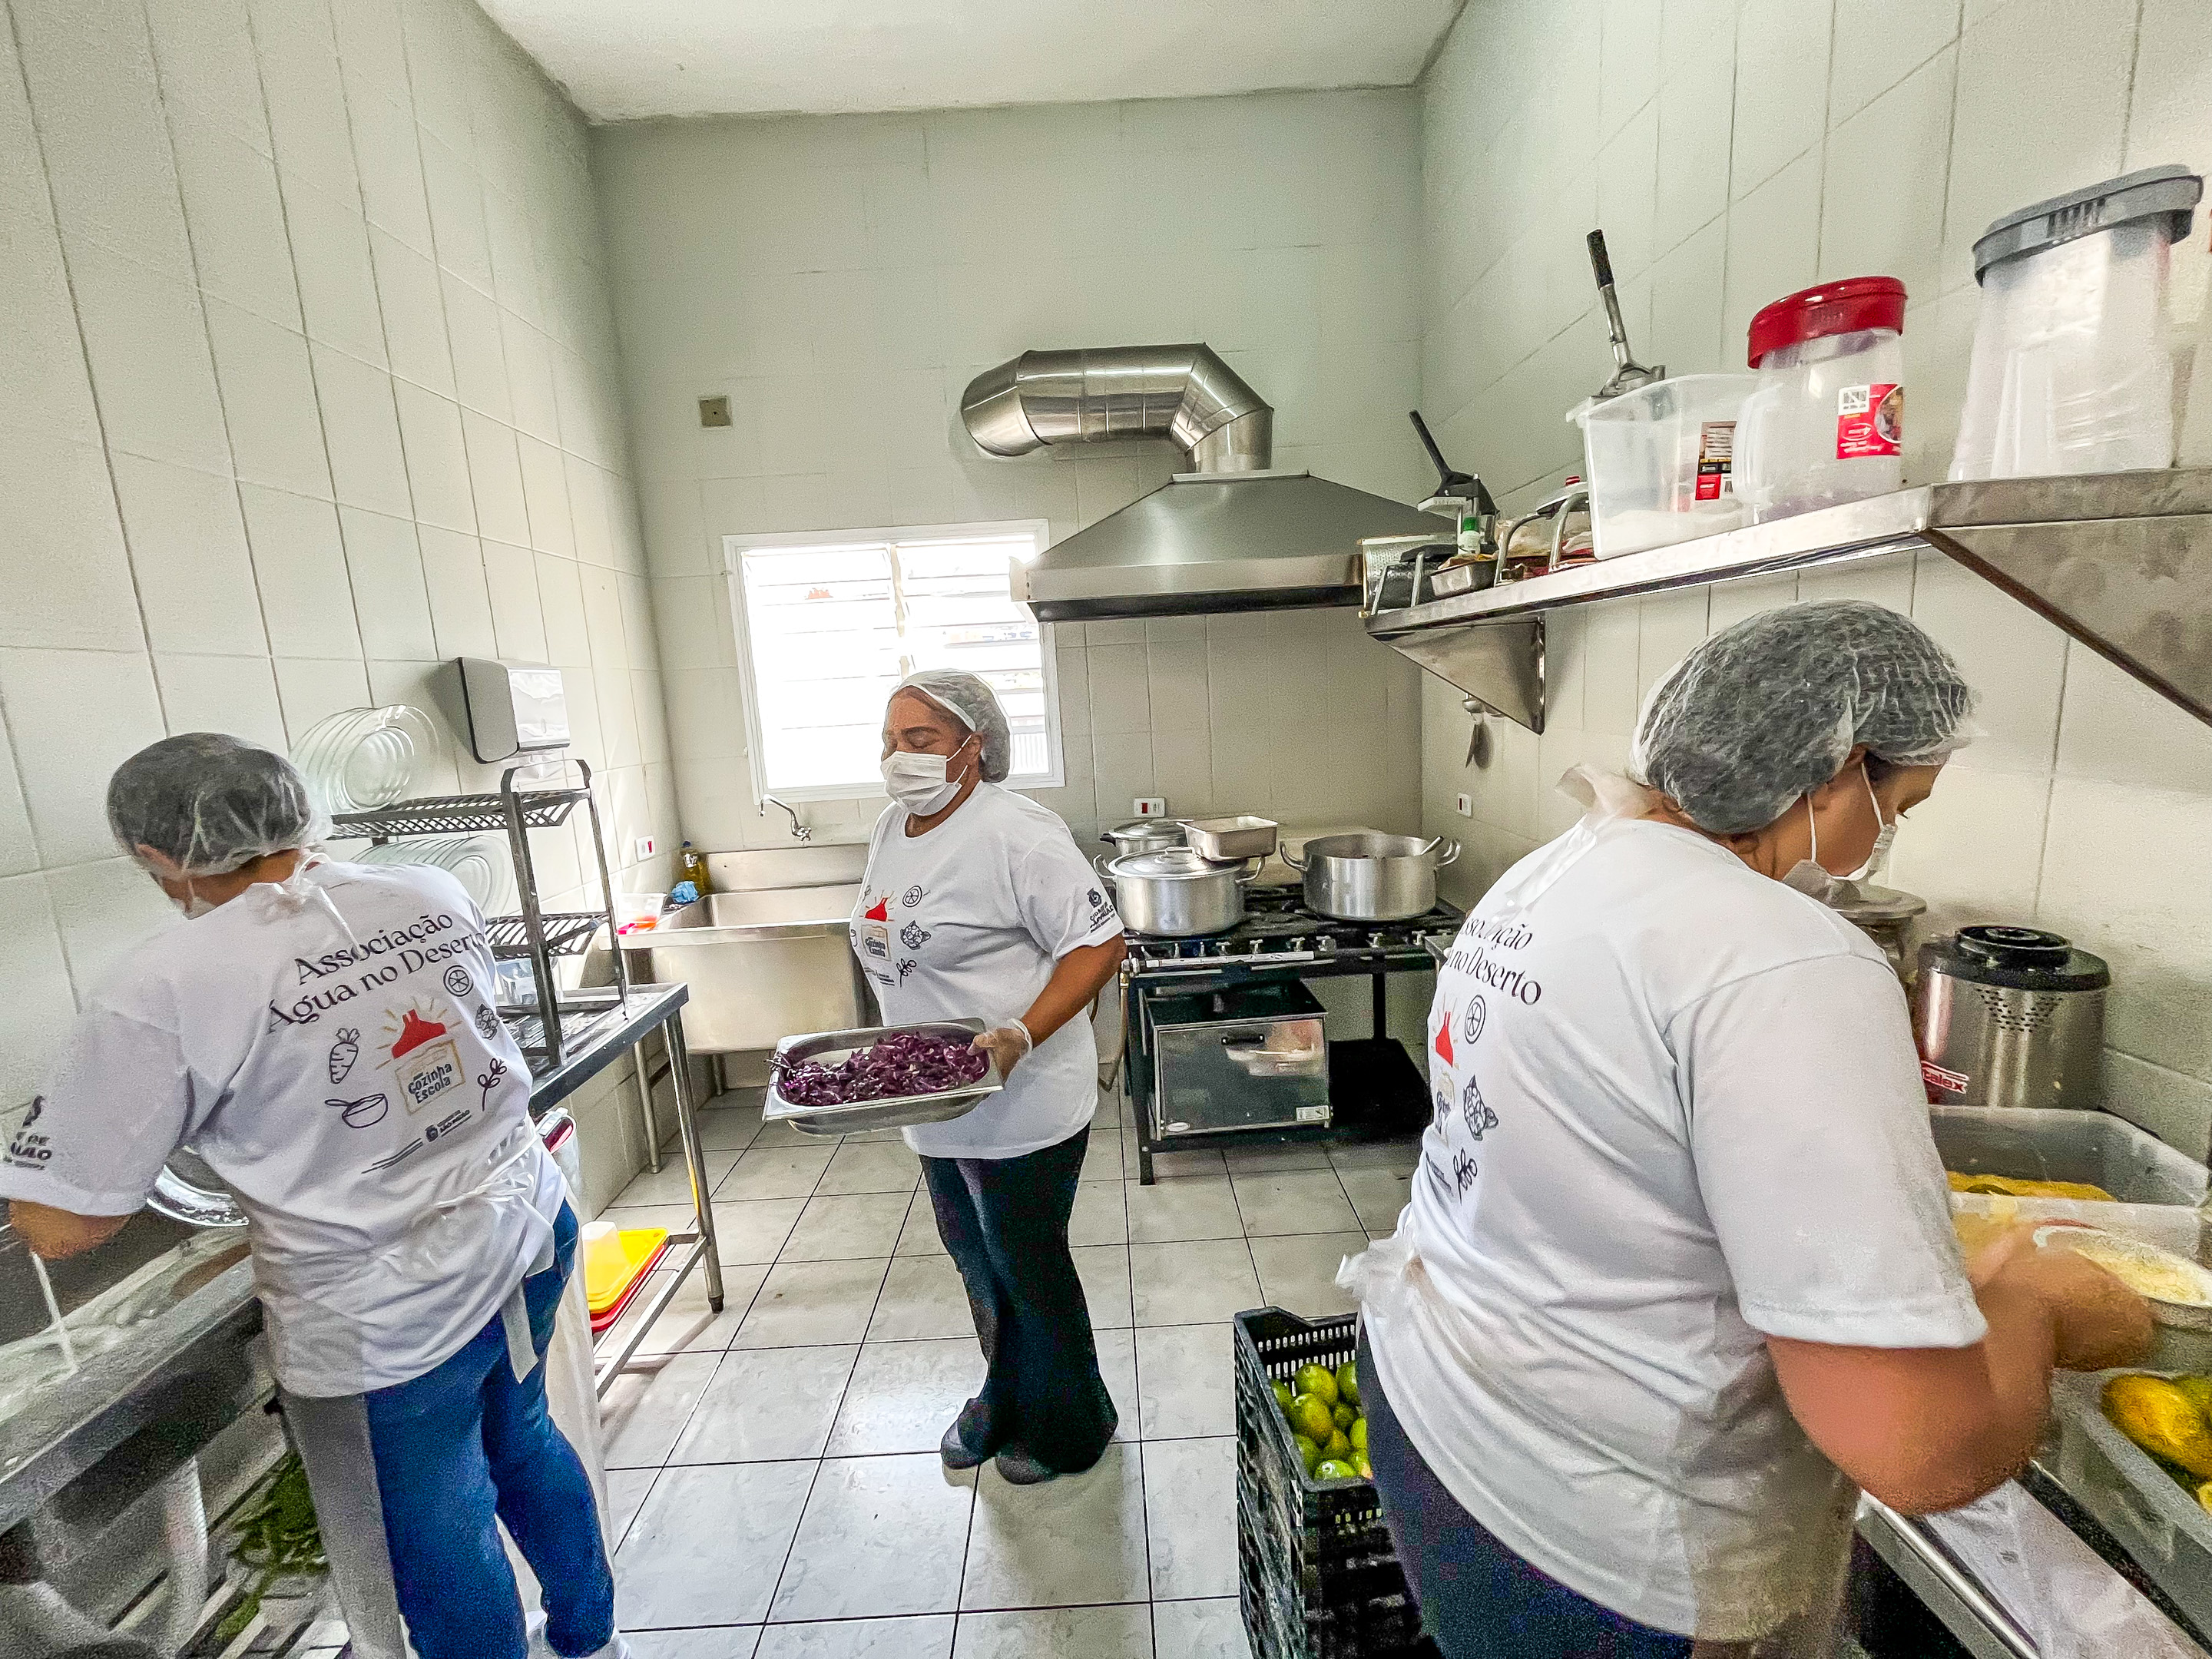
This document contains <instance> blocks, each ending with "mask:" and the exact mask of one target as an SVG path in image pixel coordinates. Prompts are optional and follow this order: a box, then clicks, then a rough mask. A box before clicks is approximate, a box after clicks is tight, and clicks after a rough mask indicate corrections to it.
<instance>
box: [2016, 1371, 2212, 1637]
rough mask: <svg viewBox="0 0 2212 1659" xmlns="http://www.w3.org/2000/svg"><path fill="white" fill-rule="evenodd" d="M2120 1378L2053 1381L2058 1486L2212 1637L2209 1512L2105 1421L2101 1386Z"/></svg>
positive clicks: (2080, 1376)
mask: <svg viewBox="0 0 2212 1659" xmlns="http://www.w3.org/2000/svg"><path fill="white" fill-rule="evenodd" d="M2119 1375H2121V1373H2120V1372H2118V1371H2090V1372H2081V1371H2061V1372H2059V1373H2057V1375H2056V1376H2053V1377H2052V1378H2051V1407H2052V1411H2053V1414H2054V1415H2055V1416H2056V1417H2057V1419H2058V1434H2059V1440H2058V1471H2057V1473H2058V1481H2059V1484H2060V1485H2061V1486H2063V1487H2064V1488H2065V1489H2066V1491H2067V1492H2068V1493H2069V1495H2070V1496H2071V1497H2072V1498H2074V1499H2075V1501H2076V1502H2077V1503H2079V1504H2081V1507H2082V1508H2084V1509H2086V1510H2088V1511H2089V1513H2090V1514H2091V1515H2093V1516H2095V1517H2096V1518H2097V1519H2098V1520H2099V1521H2100V1522H2103V1523H2104V1526H2105V1529H2106V1531H2108V1532H2110V1533H2111V1534H2112V1536H2113V1537H2114V1538H2116V1539H2118V1541H2119V1542H2120V1543H2121V1544H2122V1545H2123V1546H2124V1547H2125V1548H2126V1550H2127V1552H2128V1553H2129V1554H2130V1555H2131V1556H2133V1557H2134V1558H2135V1560H2136V1565H2138V1566H2140V1567H2141V1568H2142V1570H2143V1571H2144V1572H2145V1573H2147V1574H2148V1576H2149V1577H2150V1581H2151V1582H2152V1583H2154V1584H2156V1585H2157V1586H2158V1587H2159V1588H2160V1589H2162V1590H2164V1591H2165V1592H2166V1594H2167V1595H2170V1596H2172V1598H2173V1600H2174V1604H2175V1605H2176V1606H2178V1607H2179V1608H2180V1609H2181V1610H2182V1612H2183V1613H2185V1614H2187V1615H2188V1617H2189V1619H2190V1620H2191V1622H2192V1623H2193V1624H2195V1625H2196V1626H2197V1634H2198V1635H2199V1636H2200V1638H2212V1514H2207V1513H2206V1512H2205V1510H2204V1508H2203V1505H2202V1504H2198V1503H2197V1499H2196V1498H2195V1497H2194V1496H2192V1495H2191V1493H2189V1492H2185V1491H2184V1490H2183V1488H2182V1486H2181V1484H2180V1482H2179V1481H2177V1480H2174V1479H2173V1477H2172V1476H2171V1475H2169V1474H2166V1471H2165V1470H2164V1469H2162V1468H2160V1467H2159V1466H2158V1464H2157V1463H2156V1462H2154V1461H2153V1460H2152V1458H2151V1455H2150V1454H2149V1453H2148V1452H2146V1451H2144V1450H2143V1449H2142V1447H2140V1446H2138V1445H2136V1443H2135V1442H2134V1441H2132V1440H2130V1439H2129V1438H2128V1437H2127V1436H2125V1435H2124V1434H2122V1433H2121V1432H2120V1431H2118V1429H2116V1428H2114V1427H2113V1426H2112V1424H2111V1423H2110V1422H2109V1421H2107V1420H2106V1417H2105V1413H2104V1409H2103V1407H2102V1405H2101V1403H2100V1402H2101V1400H2102V1398H2103V1395H2104V1389H2105V1383H2106V1381H2107V1380H2108V1379H2110V1378H2112V1377H2114V1376H2119Z"/></svg>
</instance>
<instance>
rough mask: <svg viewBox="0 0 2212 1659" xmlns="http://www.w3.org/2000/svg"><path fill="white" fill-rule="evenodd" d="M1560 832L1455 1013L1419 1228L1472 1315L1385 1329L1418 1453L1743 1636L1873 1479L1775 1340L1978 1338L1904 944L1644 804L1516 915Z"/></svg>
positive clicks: (1679, 1623)
mask: <svg viewBox="0 0 2212 1659" xmlns="http://www.w3.org/2000/svg"><path fill="white" fill-rule="evenodd" d="M1560 846H1561V844H1560V843H1554V844H1553V847H1551V848H1539V849H1538V850H1537V851H1536V852H1535V853H1534V854H1530V855H1529V858H1528V860H1524V861H1523V863H1522V865H1521V866H1516V868H1515V870H1514V871H1512V872H1508V873H1507V875H1506V877H1505V878H1504V881H1503V882H1502V883H1501V884H1500V886H1499V889H1498V890H1493V900H1492V901H1486V903H1485V904H1481V905H1478V906H1476V908H1475V909H1474V912H1473V913H1472V914H1471V915H1469V916H1468V919H1467V921H1466V923H1465V925H1464V926H1463V927H1462V928H1461V930H1460V934H1459V937H1458V939H1457V940H1456V941H1455V945H1454V947H1453V950H1452V953H1451V956H1450V957H1449V961H1448V963H1446V965H1445V966H1444V968H1443V969H1442V971H1441V972H1440V973H1439V975H1438V976H1437V993H1436V999H1435V1002H1434V1004H1433V1006H1431V1010H1430V1016H1429V1069H1430V1078H1431V1085H1432V1094H1433V1098H1434V1103H1435V1115H1434V1118H1433V1120H1432V1121H1431V1125H1430V1127H1429V1129H1428V1131H1427V1133H1425V1136H1424V1137H1423V1140H1422V1163H1421V1168H1420V1169H1419V1171H1418V1172H1417V1173H1416V1174H1415V1176H1414V1177H1413V1191H1412V1198H1411V1202H1410V1203H1409V1204H1408V1205H1407V1209H1406V1212H1405V1213H1404V1214H1403V1215H1402V1216H1401V1218H1400V1220H1399V1227H1400V1230H1401V1237H1404V1238H1405V1239H1406V1242H1407V1243H1410V1245H1411V1246H1412V1249H1413V1252H1414V1254H1415V1255H1417V1256H1418V1257H1419V1261H1420V1262H1421V1264H1422V1271H1421V1272H1420V1273H1419V1274H1417V1275H1414V1276H1413V1277H1415V1278H1416V1279H1424V1280H1425V1284H1426V1285H1427V1286H1428V1287H1429V1290H1430V1291H1431V1292H1433V1293H1434V1295H1436V1296H1438V1297H1441V1298H1442V1301H1443V1304H1445V1306H1446V1307H1447V1308H1448V1310H1449V1312H1450V1313H1451V1314H1452V1315H1455V1316H1456V1317H1455V1318H1449V1319H1446V1320H1444V1321H1443V1322H1441V1323H1437V1322H1433V1321H1428V1322H1425V1328H1428V1329H1429V1330H1430V1332H1431V1336H1430V1338H1429V1339H1428V1340H1416V1332H1415V1330H1414V1326H1415V1324H1416V1323H1417V1322H1419V1321H1417V1319H1416V1317H1415V1315H1414V1314H1413V1312H1411V1311H1409V1310H1408V1307H1407V1304H1405V1303H1403V1302H1400V1303H1399V1304H1396V1306H1395V1310H1393V1309H1389V1308H1376V1306H1374V1305H1373V1304H1370V1341H1371V1343H1372V1345H1373V1348H1374V1352H1375V1358H1376V1366H1377V1368H1378V1370H1380V1372H1381V1374H1382V1377H1383V1387H1384V1388H1385V1389H1387V1390H1388V1392H1389V1396H1390V1400H1391V1403H1392V1405H1393V1406H1394V1407H1395V1409H1396V1410H1397V1412H1398V1413H1399V1415H1400V1417H1401V1419H1403V1420H1404V1423H1405V1425H1406V1430H1407V1434H1408V1435H1409V1436H1410V1437H1411V1438H1412V1439H1413V1443H1414V1444H1415V1445H1416V1446H1418V1447H1419V1449H1420V1451H1421V1454H1422V1455H1423V1456H1424V1457H1425V1458H1426V1459H1427V1461H1428V1462H1429V1463H1430V1464H1431V1466H1432V1467H1433V1468H1435V1470H1436V1471H1437V1475H1438V1477H1439V1478H1440V1479H1441V1480H1443V1483H1444V1485H1445V1486H1446V1487H1447V1488H1448V1489H1449V1491H1450V1492H1451V1493H1452V1495H1453V1496H1454V1497H1455V1498H1457V1499H1458V1500H1459V1501H1460V1503H1461V1504H1462V1505H1463V1506H1464V1507H1465V1508H1466V1509H1467V1510H1468V1512H1469V1513H1470V1514H1472V1515H1473V1516H1475V1518H1476V1519H1478V1520H1479V1521H1480V1522H1482V1523H1483V1524H1484V1525H1485V1526H1486V1527H1488V1528H1490V1529H1491V1530H1492V1532H1494V1533H1495V1534H1497V1535H1498V1537H1499V1538H1500V1539H1502V1540H1503V1541H1504V1542H1505V1543H1506V1544H1507V1545H1508V1546H1509V1547H1511V1548H1513V1549H1514V1550H1516V1551H1517V1552H1518V1553H1521V1554H1522V1555H1523V1556H1524V1557H1526V1558H1527V1559H1528V1560H1529V1561H1531V1562H1533V1563H1534V1565H1537V1566H1538V1567H1541V1569H1542V1570H1543V1571H1546V1572H1547V1573H1550V1574H1551V1575H1552V1576H1553V1577H1555V1578H1557V1579H1559V1580H1560V1581H1561V1582H1562V1583H1565V1584H1567V1585H1569V1586H1570V1587H1571V1588H1572V1589H1576V1590H1577V1591H1579V1592H1581V1593H1582V1594H1583V1595H1587V1596H1589V1597H1590V1598H1591V1599H1592V1600H1595V1601H1598V1602H1600V1603H1601V1604H1603V1605H1604V1606H1606V1607H1611V1608H1613V1609H1614V1610H1615V1611H1617V1612H1620V1613H1625V1614H1626V1615H1627V1616H1628V1617H1630V1618H1632V1619H1635V1620H1639V1621H1641V1622H1643V1623H1645V1624H1649V1625H1653V1626H1658V1627H1659V1628H1661V1629H1664V1630H1669V1631H1674V1632H1680V1633H1683V1634H1694V1635H1697V1636H1701V1637H1706V1638H1711V1639H1714V1640H1723V1641H1725V1640H1740V1639H1743V1638H1748V1637H1752V1636H1755V1635H1758V1634H1760V1633H1763V1632H1765V1631H1767V1630H1769V1629H1771V1627H1772V1626H1774V1625H1776V1624H1777V1623H1778V1622H1779V1621H1780V1620H1781V1619H1782V1618H1784V1617H1785V1616H1786V1615H1787V1614H1788V1613H1790V1612H1791V1611H1792V1610H1793V1608H1794V1607H1795V1606H1796V1604H1798V1603H1800V1602H1802V1599H1803V1597H1804V1596H1805V1595H1807V1594H1808V1593H1809V1588H1810V1584H1811V1583H1812V1582H1813V1581H1814V1580H1816V1579H1817V1578H1818V1577H1819V1576H1820V1573H1821V1572H1822V1571H1824V1570H1825V1569H1826V1567H1828V1566H1830V1565H1832V1564H1833V1562H1834V1560H1835V1559H1836V1557H1835V1551H1837V1550H1838V1549H1840V1548H1842V1547H1844V1540H1845V1539H1846V1537H1847V1532H1846V1531H1845V1530H1844V1529H1845V1528H1848V1526H1849V1524H1850V1499H1851V1496H1852V1494H1851V1493H1850V1489H1849V1487H1848V1486H1847V1485H1846V1484H1845V1483H1844V1479H1843V1477H1842V1476H1841V1475H1840V1474H1838V1473H1837V1472H1836V1470H1835V1469H1834V1468H1833V1466H1832V1465H1831V1464H1830V1463H1829V1462H1827V1460H1826V1458H1824V1457H1822V1456H1821V1455H1820V1453H1819V1452H1818V1451H1817V1450H1816V1449H1814V1447H1813V1445H1812V1443H1810V1442H1809V1441H1808V1439H1807V1438H1806V1437H1805V1435H1804V1432H1803V1431H1802V1430H1801V1429H1800V1428H1799V1427H1798V1426H1797V1425H1796V1420H1795V1419H1792V1418H1791V1416H1790V1413H1789V1410H1788V1407H1787V1406H1786V1405H1785V1404H1784V1400H1783V1397H1782V1394H1781V1390H1780V1387H1779V1385H1778V1383H1777V1381H1776V1379H1775V1375H1774V1369H1773V1364H1772V1362H1771V1359H1770V1358H1769V1357H1768V1354H1767V1352H1766V1349H1765V1343H1764V1340H1763V1336H1764V1335H1765V1334H1772V1335H1777V1336H1783V1337H1792V1338H1796V1339H1800V1340H1807V1341H1814V1342H1828V1343H1838V1344H1852V1345H1863V1346H1873V1347H1899V1348H1903V1347H1943V1348H1948V1347H1963V1346H1969V1345H1971V1344H1972V1343H1974V1342H1977V1341H1978V1340H1980V1339H1981V1337H1982V1335H1983V1334H1984V1323H1983V1321H1982V1317H1981V1313H1980V1310H1979V1309H1978V1306H1977V1305H1976V1304H1975V1301H1974V1297H1973V1295H1972V1291H1971V1289H1970V1288H1969V1286H1968V1285H1967V1282H1966V1274H1965V1271H1964V1267H1963V1263H1962V1261H1961V1259H1960V1249H1959V1244H1958V1241H1957V1238H1956V1237H1955V1236H1954V1233H1953V1231H1952V1228H1951V1219H1950V1209H1949V1203H1948V1197H1947V1194H1946V1187H1945V1182H1944V1177H1943V1171H1942V1164H1941V1162H1940V1161H1939V1159H1938V1158H1937V1156H1936V1148H1935V1144H1934V1141H1933V1140H1932V1139H1931V1138H1930V1135H1929V1125H1928V1109H1927V1105H1926V1103H1925V1097H1924V1096H1923V1092H1922V1089H1921V1085H1920V1081H1919V1077H1918V1073H1917V1068H1916V1065H1915V1061H1914V1054H1913V1047H1912V1040H1911V1032H1910V1030H1909V1027H1908V1023H1907V1019H1906V1014H1905V1000H1904V998H1903V996H1902V995H1901V994H1900V993H1899V987H1898V984H1897V981H1896V979H1895V977H1894V975H1893V974H1892V973H1891V972H1890V970H1889V969H1888V968H1887V965H1886V964H1885V963H1884V961H1883V959H1882V956H1881V952H1880V951H1878V950H1876V949H1875V946H1874V945H1873V944H1872V943H1871V942H1870V941H1869V939H1866V938H1865V936H1864V935H1863V934H1861V933H1859V932H1858V931H1857V929H1856V928H1854V927H1851V926H1850V924H1849V923H1847V922H1845V921H1843V920H1842V919H1841V918H1840V917H1838V916H1837V915H1835V914H1834V913H1833V912H1832V911H1830V910H1829V909H1827V908H1826V907H1825V906H1823V905H1821V904H1820V903H1818V902H1814V900H1812V899H1809V898H1808V897H1806V896H1803V895H1802V894H1800V893H1797V892H1795V891H1792V890H1790V889H1789V888H1786V887H1784V886H1783V885H1782V884H1780V883H1778V882H1775V881H1771V880H1769V879H1767V878H1765V877H1763V876H1760V875H1759V874H1757V873H1756V872H1753V871H1752V870H1751V869H1750V868H1748V867H1747V866H1746V865H1744V864H1743V862H1742V861H1741V860H1739V859H1737V858H1736V857H1735V855H1734V854H1730V853H1729V852H1728V851H1727V850H1726V849H1725V848H1721V847H1719V846H1717V845H1716V844H1714V843H1713V842H1709V841H1707V840H1705V838H1703V837H1702V836H1697V835H1695V834H1693V833H1692V832H1690V831H1688V830H1686V829H1676V828H1674V827H1672V826H1670V825H1667V824H1662V823H1651V822H1648V821H1636V820H1629V821H1619V820H1616V821H1613V822H1612V823H1607V824H1606V825H1604V826H1603V827H1602V828H1601V829H1599V830H1598V832H1597V835H1596V837H1595V845H1594V846H1592V847H1591V848H1590V849H1589V851H1588V852H1586V853H1585V854H1583V856H1582V857H1581V858H1580V859H1579V860H1576V861H1575V862H1573V863H1572V864H1571V866H1569V867H1568V868H1567V869H1566V870H1565V873H1564V874H1562V875H1559V877H1558V878H1557V879H1556V881H1555V882H1554V883H1553V884H1552V885H1551V886H1549V887H1548V889H1547V890H1543V891H1542V892H1541V894H1540V895H1539V896H1537V897H1536V898H1535V899H1534V902H1531V903H1529V904H1528V905H1527V907H1526V908H1522V909H1521V910H1519V911H1518V912H1517V913H1516V912H1514V911H1511V910H1510V909H1507V908H1505V907H1504V905H1502V904H1501V903H1499V902H1495V895H1496V894H1497V893H1498V892H1499V891H1502V890H1505V889H1507V888H1510V886H1511V885H1512V884H1514V883H1515V881H1516V876H1518V875H1520V874H1522V872H1524V871H1526V870H1528V869H1529V868H1532V867H1534V866H1535V865H1536V864H1537V861H1539V860H1545V859H1547V856H1551V857H1557V856H1558V855H1559V849H1560ZM1434 1305H1435V1304H1433V1303H1432V1302H1431V1303H1422V1304H1419V1306H1420V1307H1423V1308H1427V1307H1432V1306H1434ZM1437 1331H1448V1332H1449V1333H1451V1334H1452V1336H1453V1338H1455V1339H1456V1340H1451V1339H1439V1338H1438V1337H1437V1335H1436V1333H1437ZM1446 1348H1449V1350H1450V1352H1443V1351H1442V1350H1444V1349H1446Z"/></svg>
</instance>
